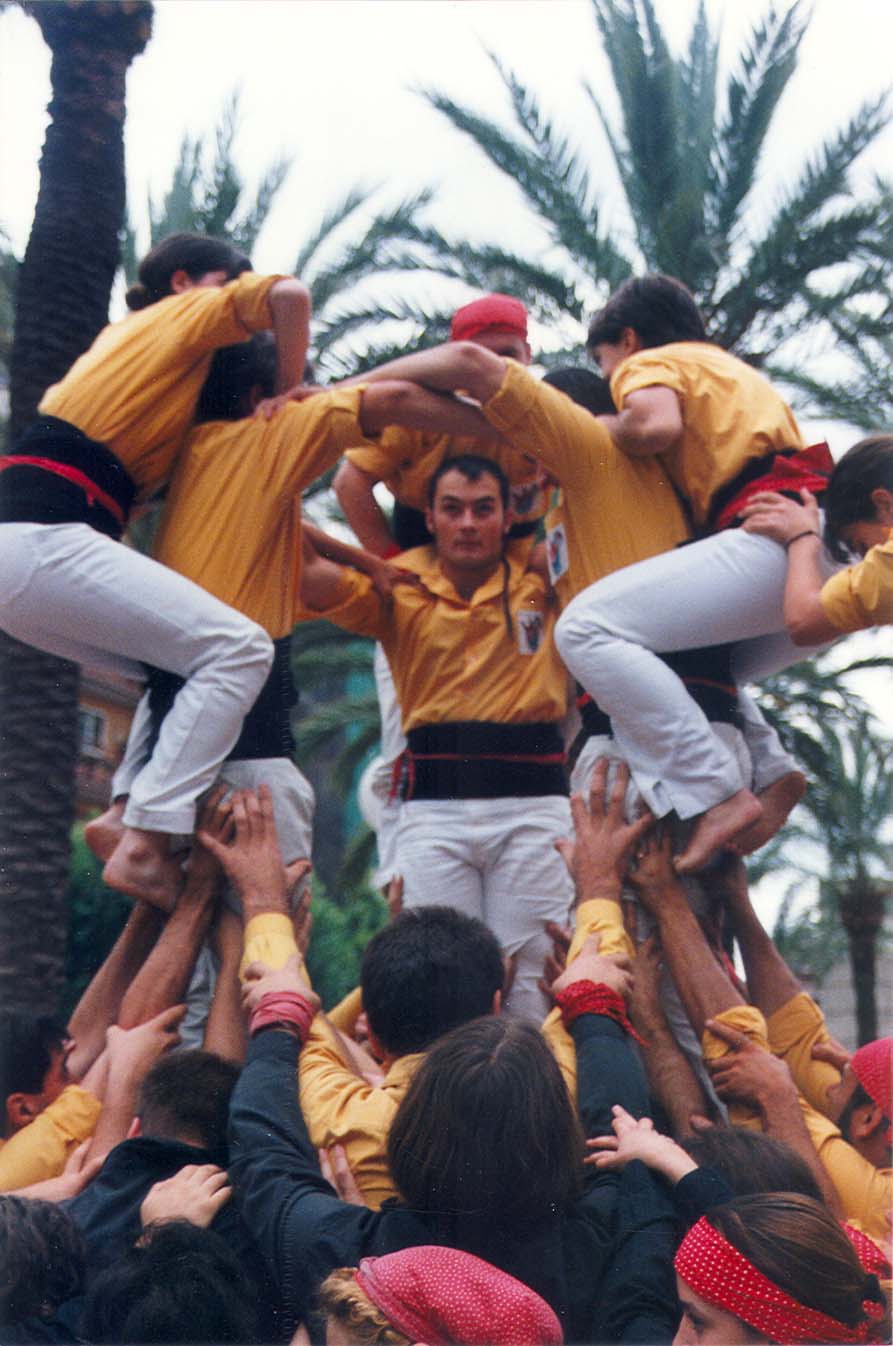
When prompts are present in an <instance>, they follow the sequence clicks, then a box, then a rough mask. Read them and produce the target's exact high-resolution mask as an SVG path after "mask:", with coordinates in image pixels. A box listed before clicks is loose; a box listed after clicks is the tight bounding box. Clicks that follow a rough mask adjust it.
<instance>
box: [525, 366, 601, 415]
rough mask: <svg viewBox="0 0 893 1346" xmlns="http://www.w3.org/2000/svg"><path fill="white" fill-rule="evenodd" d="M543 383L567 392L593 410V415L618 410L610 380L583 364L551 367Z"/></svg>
mask: <svg viewBox="0 0 893 1346" xmlns="http://www.w3.org/2000/svg"><path fill="white" fill-rule="evenodd" d="M543 383H548V384H550V386H551V387H553V388H557V389H558V391H559V392H562V393H565V394H566V395H567V396H568V397H569V398H570V399H571V401H573V402H576V403H577V404H578V406H581V407H585V408H586V410H587V411H591V412H592V414H593V416H611V415H613V413H614V412H615V411H616V410H617V408H616V406H615V405H614V399H613V397H612V396H611V385H610V384H609V383H608V380H607V379H603V378H602V377H601V376H600V375H599V374H595V373H593V371H592V370H591V369H585V368H584V367H583V366H582V365H564V366H563V367H562V368H561V369H550V370H549V372H548V374H545V375H544V376H543Z"/></svg>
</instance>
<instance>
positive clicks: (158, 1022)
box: [146, 1005, 186, 1033]
mask: <svg viewBox="0 0 893 1346" xmlns="http://www.w3.org/2000/svg"><path fill="white" fill-rule="evenodd" d="M185 1013H186V1006H185V1005H170V1006H169V1007H168V1008H167V1009H164V1010H162V1011H161V1013H160V1014H156V1015H155V1017H154V1019H147V1020H146V1023H148V1024H152V1025H154V1027H156V1028H162V1029H164V1031H165V1032H166V1033H176V1031H177V1029H178V1028H179V1026H180V1024H181V1023H182V1022H183V1016H184V1015H185Z"/></svg>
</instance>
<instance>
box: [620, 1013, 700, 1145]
mask: <svg viewBox="0 0 893 1346" xmlns="http://www.w3.org/2000/svg"><path fill="white" fill-rule="evenodd" d="M633 1026H634V1027H635V1029H636V1031H637V1032H639V1033H641V1035H642V1037H643V1038H644V1041H645V1047H644V1048H643V1050H642V1061H643V1063H644V1066H645V1074H646V1076H647V1079H648V1089H649V1092H650V1094H651V1097H652V1098H654V1099H657V1101H658V1102H659V1103H660V1105H661V1107H662V1108H663V1110H664V1112H665V1113H666V1115H667V1120H668V1121H669V1123H670V1131H671V1133H672V1135H673V1138H674V1139H675V1140H679V1139H680V1138H681V1137H685V1136H690V1135H692V1134H693V1129H692V1125H691V1118H692V1114H693V1113H698V1114H700V1115H701V1116H709V1115H710V1104H709V1103H708V1101H707V1096H706V1094H705V1093H704V1090H703V1089H702V1088H701V1085H700V1082H699V1081H698V1077H697V1075H696V1074H695V1072H694V1070H693V1069H692V1066H691V1063H690V1061H689V1059H688V1057H687V1056H686V1055H685V1053H684V1052H683V1051H682V1049H681V1048H680V1046H679V1044H678V1042H677V1041H676V1039H675V1038H674V1037H673V1034H672V1033H671V1032H670V1029H669V1027H668V1026H667V1023H666V1020H664V1021H663V1023H662V1024H661V1023H659V1022H657V1021H656V1020H654V1019H648V1020H647V1021H642V1020H639V1019H638V1018H637V1017H636V1016H635V1015H633Z"/></svg>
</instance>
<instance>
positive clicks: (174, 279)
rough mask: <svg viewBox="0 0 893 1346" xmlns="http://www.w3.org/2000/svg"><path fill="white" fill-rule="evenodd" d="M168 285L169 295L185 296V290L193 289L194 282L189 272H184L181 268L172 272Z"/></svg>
mask: <svg viewBox="0 0 893 1346" xmlns="http://www.w3.org/2000/svg"><path fill="white" fill-rule="evenodd" d="M169 283H170V288H171V294H185V293H186V291H187V290H191V289H192V288H193V286H194V283H195V282H194V281H193V279H192V277H191V276H190V274H189V272H188V271H184V270H183V269H182V267H181V268H180V270H179V271H174V272H172V274H171V278H170V282H169Z"/></svg>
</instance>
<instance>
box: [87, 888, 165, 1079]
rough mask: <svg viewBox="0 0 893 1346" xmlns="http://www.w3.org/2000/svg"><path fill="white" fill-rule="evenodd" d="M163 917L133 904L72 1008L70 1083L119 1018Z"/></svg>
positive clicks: (100, 1047) (89, 1063) (93, 1057)
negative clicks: (103, 958) (128, 989)
mask: <svg viewBox="0 0 893 1346" xmlns="http://www.w3.org/2000/svg"><path fill="white" fill-rule="evenodd" d="M163 919H164V918H163V916H162V913H161V912H160V911H159V909H158V908H157V907H154V906H152V905H151V904H150V903H148V902H137V903H136V904H135V906H134V908H133V910H132V911H131V913H130V915H129V917H128V918H127V923H126V925H125V926H124V929H123V930H122V931H121V934H120V935H119V936H118V938H117V940H116V941H115V944H114V947H113V948H112V951H111V953H110V954H109V955H108V957H107V958H106V960H105V962H104V963H103V964H102V966H101V967H100V969H99V971H98V972H97V973H96V975H95V976H94V978H93V980H92V981H91V982H90V985H89V986H88V987H87V989H86V991H85V992H84V994H83V995H82V996H81V998H80V1000H79V1001H78V1003H77V1005H76V1006H75V1008H74V1013H73V1014H72V1016H71V1019H70V1020H69V1023H68V1032H69V1035H70V1036H71V1037H72V1038H73V1039H74V1042H75V1047H74V1049H73V1051H72V1052H71V1053H70V1055H69V1057H68V1061H67V1065H68V1071H69V1074H70V1075H71V1078H72V1079H75V1080H82V1079H83V1077H84V1076H85V1075H86V1073H87V1071H88V1070H89V1069H90V1067H91V1066H92V1065H93V1063H94V1062H95V1061H96V1060H97V1059H98V1057H99V1056H100V1054H101V1052H102V1050H103V1048H104V1047H105V1030H106V1029H107V1028H108V1027H109V1026H110V1025H111V1024H113V1023H115V1022H116V1021H117V1019H118V1017H119V1013H120V1009H121V1002H122V1000H123V999H124V995H125V993H126V991H127V988H128V987H129V986H130V985H131V984H132V983H133V980H134V978H135V977H136V976H137V974H138V972H139V970H140V968H141V967H142V966H143V963H144V962H145V960H146V957H147V955H148V954H149V952H150V950H151V949H152V946H153V945H154V943H155V941H156V939H157V938H158V933H159V931H160V929H161V926H162V924H163Z"/></svg>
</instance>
